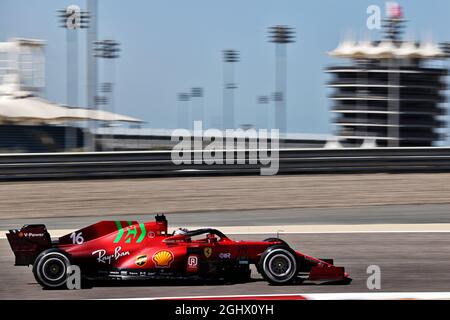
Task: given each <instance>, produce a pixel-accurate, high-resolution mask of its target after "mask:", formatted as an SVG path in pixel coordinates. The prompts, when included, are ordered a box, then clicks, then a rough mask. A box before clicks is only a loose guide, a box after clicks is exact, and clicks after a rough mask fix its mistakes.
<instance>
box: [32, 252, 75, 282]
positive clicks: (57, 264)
mask: <svg viewBox="0 0 450 320" xmlns="http://www.w3.org/2000/svg"><path fill="white" fill-rule="evenodd" d="M68 266H70V259H69V257H68V256H67V254H66V253H65V252H64V251H62V250H60V249H56V248H52V249H47V250H44V251H42V252H41V253H40V254H39V255H38V256H37V258H36V260H35V261H34V264H33V275H34V278H35V279H36V281H37V282H38V283H39V284H40V285H41V286H42V287H43V288H44V289H63V288H66V280H67V267H68Z"/></svg>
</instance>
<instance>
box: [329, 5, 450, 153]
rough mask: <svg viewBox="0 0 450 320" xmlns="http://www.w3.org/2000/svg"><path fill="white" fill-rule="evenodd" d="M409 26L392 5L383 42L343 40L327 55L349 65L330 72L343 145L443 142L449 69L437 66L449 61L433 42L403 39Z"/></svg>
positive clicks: (333, 106) (334, 109) (396, 7)
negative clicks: (445, 93) (440, 61)
mask: <svg viewBox="0 0 450 320" xmlns="http://www.w3.org/2000/svg"><path fill="white" fill-rule="evenodd" d="M404 22H405V20H404V19H403V14H402V10H401V8H400V7H399V6H398V5H393V6H391V7H390V9H389V11H388V17H387V19H386V20H384V26H383V31H384V39H382V40H380V41H360V42H354V41H351V40H345V41H343V42H341V43H340V44H339V46H338V47H337V48H336V49H334V50H333V51H331V52H330V53H329V54H330V55H331V56H333V57H338V58H343V59H348V60H349V63H347V64H345V65H335V66H331V67H329V68H327V69H326V71H327V72H328V73H330V74H331V76H332V79H331V81H329V83H328V86H329V87H331V88H333V89H334V90H333V93H332V94H331V96H330V99H331V101H332V110H331V112H332V113H333V115H335V117H334V120H333V123H334V124H335V125H336V126H337V132H336V135H337V138H338V139H339V140H340V141H341V142H342V143H343V144H344V145H345V144H349V145H354V146H360V145H363V144H364V143H365V144H372V145H375V144H376V145H378V146H389V147H398V146H432V145H435V144H436V143H437V142H438V141H440V140H443V139H444V138H445V137H444V135H443V134H442V132H441V131H440V129H441V128H444V127H445V121H444V118H443V115H445V109H444V106H443V103H444V102H445V95H444V91H445V90H446V83H445V76H446V75H447V68H446V67H444V66H443V64H441V65H440V66H439V65H436V64H433V62H435V61H438V60H443V59H446V58H447V57H448V56H447V54H446V53H445V51H444V50H443V49H441V47H440V46H439V45H438V44H436V43H433V42H431V41H425V42H413V41H405V40H403V39H402V37H401V36H402V28H403V26H404Z"/></svg>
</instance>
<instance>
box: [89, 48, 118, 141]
mask: <svg viewBox="0 0 450 320" xmlns="http://www.w3.org/2000/svg"><path fill="white" fill-rule="evenodd" d="M94 44H95V48H94V51H95V55H94V56H95V57H96V58H101V59H104V60H107V61H110V66H109V67H110V68H109V69H110V72H111V75H110V82H105V83H103V85H102V88H101V89H102V93H104V94H106V95H107V96H96V99H95V105H96V109H97V110H98V106H99V105H108V102H109V106H110V109H111V110H110V111H111V112H112V113H113V114H115V108H114V82H115V70H116V68H115V63H114V61H115V59H117V58H119V52H120V43H119V42H117V41H114V40H101V41H96V42H95V43H94ZM104 69H105V70H106V69H107V68H106V66H105V68H104ZM105 74H106V71H105ZM111 141H112V145H113V146H114V126H112V127H111ZM113 148H114V147H113Z"/></svg>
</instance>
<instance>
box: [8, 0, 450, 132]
mask: <svg viewBox="0 0 450 320" xmlns="http://www.w3.org/2000/svg"><path fill="white" fill-rule="evenodd" d="M399 3H400V4H402V5H403V9H404V12H405V16H406V18H407V19H408V20H409V22H408V24H407V29H406V35H407V36H408V37H409V38H412V37H413V38H416V39H423V38H426V37H430V36H432V37H433V40H434V41H444V40H450V23H449V22H448V21H449V18H450V1H448V0H433V1H425V0H418V1H399ZM70 4H78V5H79V6H80V7H81V8H86V0H85V1H75V0H74V1H65V0H58V1H57V0H0V41H4V40H6V39H7V38H10V37H29V38H39V39H45V40H46V41H47V48H46V54H47V88H46V92H45V96H46V98H48V99H49V100H52V101H55V102H65V101H66V89H65V88H66V87H65V79H66V71H65V66H66V63H65V49H66V42H65V32H64V30H63V29H61V28H58V26H57V25H58V23H57V18H56V10H58V9H61V8H64V7H66V6H67V5H70ZM371 4H376V5H380V6H381V8H383V10H384V1H375V0H371V1H365V0H345V1H338V0H315V1H312V0H311V1H303V0H301V1H300V0H228V1H218V0H190V1H188V0H130V1H123V0H99V38H113V39H115V40H117V41H119V42H120V43H121V45H122V53H121V57H120V59H119V60H118V61H117V63H116V80H117V81H116V82H117V89H116V111H117V112H120V113H124V114H127V115H131V116H135V117H138V118H141V119H144V120H145V121H147V122H148V125H147V126H150V127H153V128H163V127H165V128H174V127H175V126H176V123H177V122H176V119H177V118H176V110H177V109H176V108H177V102H176V93H177V92H181V91H186V90H188V89H189V88H191V87H196V86H200V87H204V88H205V98H204V105H205V109H206V112H205V118H206V121H207V122H209V121H210V120H211V118H212V117H214V116H217V115H220V112H221V107H222V70H223V67H222V62H221V51H222V50H223V49H226V48H234V49H237V50H239V51H240V54H241V62H239V63H238V64H237V65H236V81H237V83H238V84H239V89H238V90H237V92H236V100H235V101H236V102H235V105H236V122H237V123H238V124H241V123H254V122H255V121H256V120H255V117H256V116H255V114H256V112H257V109H256V108H257V106H256V102H255V101H256V96H257V95H261V94H269V93H270V92H273V91H274V47H273V44H271V43H268V42H267V27H269V26H271V25H275V24H286V25H290V26H292V27H294V28H295V29H296V32H297V35H296V42H295V43H293V44H290V45H289V47H288V96H287V100H288V131H290V132H306V133H329V132H330V130H331V126H330V124H329V120H330V115H329V112H328V110H329V107H330V102H329V101H328V99H327V94H328V91H327V89H326V88H325V87H324V84H325V83H326V81H327V79H328V76H327V75H326V74H325V73H324V68H325V67H326V66H328V65H329V64H331V63H335V62H336V61H335V60H333V59H332V58H330V57H328V56H327V55H326V52H327V51H328V50H331V49H333V48H334V47H336V45H337V44H338V42H339V40H341V39H342V38H344V37H345V36H346V35H348V34H352V35H353V36H354V37H355V38H361V37H365V38H371V39H376V38H378V37H379V32H378V31H370V30H368V29H367V28H366V19H367V14H366V9H367V7H368V6H369V5H371ZM84 42H85V32H84V31H81V33H80V44H81V45H80V57H81V58H82V59H81V61H80V66H83V65H84V55H85V50H84ZM84 86H85V74H84V71H83V70H80V89H81V90H80V98H79V99H80V104H81V105H85V100H86V99H85V98H84V95H85V90H84Z"/></svg>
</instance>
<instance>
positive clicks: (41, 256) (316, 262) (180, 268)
mask: <svg viewBox="0 0 450 320" xmlns="http://www.w3.org/2000/svg"><path fill="white" fill-rule="evenodd" d="M7 238H8V241H9V243H10V245H11V248H12V250H13V251H14V254H15V257H16V260H15V265H17V266H27V265H33V274H34V276H35V278H36V280H37V282H38V283H39V284H41V285H42V286H43V287H44V288H61V287H64V286H65V284H66V278H67V276H68V267H69V266H70V265H76V266H78V267H79V268H80V270H81V274H82V277H83V279H87V280H127V279H139V280H154V279H198V280H207V279H212V280H226V279H228V280H231V281H233V280H239V281H245V280H249V279H250V265H251V264H255V265H256V268H257V270H258V272H260V273H261V275H262V276H263V277H264V279H266V280H267V281H268V282H269V283H271V284H277V285H282V284H288V283H292V282H293V281H294V280H296V279H307V280H313V281H333V282H336V281H338V282H339V281H342V282H344V283H349V282H350V281H351V280H350V278H349V277H348V274H347V273H345V272H344V268H343V267H336V266H334V265H333V261H332V260H331V259H316V258H313V257H310V256H307V255H305V254H303V253H300V252H298V251H295V250H293V249H292V248H290V247H289V245H288V244H287V243H286V242H284V241H283V240H281V239H277V238H270V239H266V240H264V241H235V240H231V239H230V238H228V237H227V236H226V235H224V234H223V233H222V232H220V231H219V230H216V229H211V228H205V229H198V230H192V231H187V230H185V229H179V230H177V231H175V232H174V233H173V234H168V232H167V220H166V218H165V216H164V215H157V216H156V217H155V221H151V222H146V223H138V222H136V221H101V222H98V223H96V224H93V225H90V226H88V227H85V228H83V229H80V230H77V231H75V232H73V233H71V234H68V235H65V236H63V237H60V238H59V239H58V240H54V241H52V240H51V238H50V235H49V233H48V232H47V229H46V227H45V226H44V225H25V226H23V227H22V228H21V229H20V230H10V231H9V233H8V234H7Z"/></svg>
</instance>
